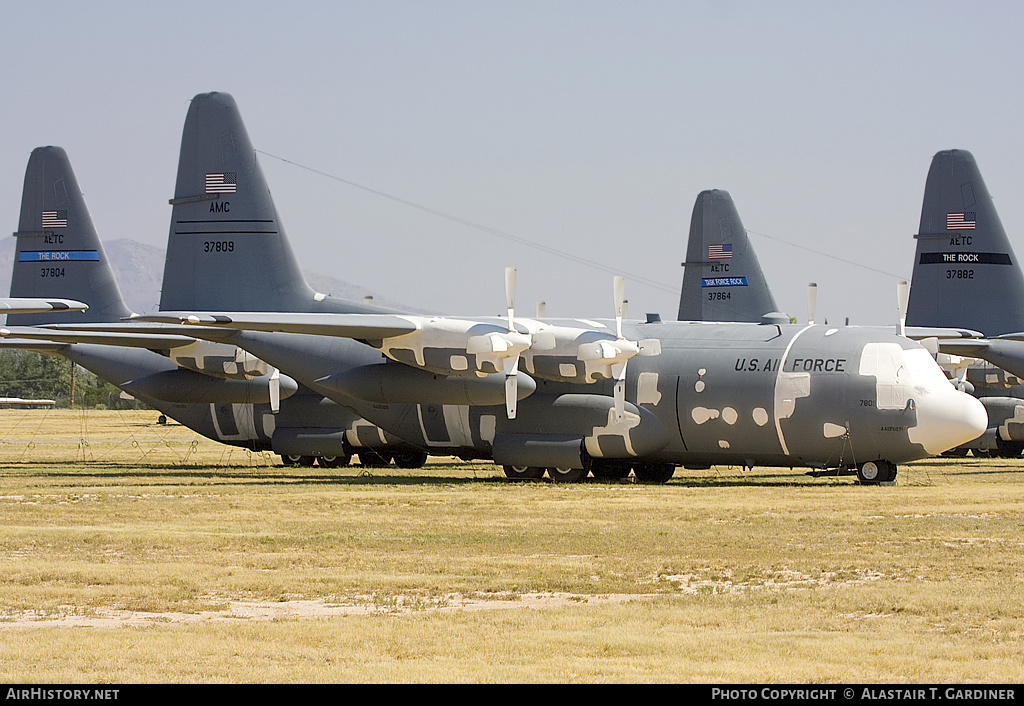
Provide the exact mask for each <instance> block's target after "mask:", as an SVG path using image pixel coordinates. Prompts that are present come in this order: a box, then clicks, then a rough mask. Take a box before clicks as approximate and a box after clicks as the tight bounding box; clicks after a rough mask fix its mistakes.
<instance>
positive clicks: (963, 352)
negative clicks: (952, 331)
mask: <svg viewBox="0 0 1024 706" xmlns="http://www.w3.org/2000/svg"><path fill="white" fill-rule="evenodd" d="M989 344H990V341H988V340H986V339H965V340H949V339H947V340H940V341H939V350H940V351H941V352H942V353H947V354H949V355H958V356H960V357H962V358H984V357H985V353H986V352H987V351H988V349H989Z"/></svg>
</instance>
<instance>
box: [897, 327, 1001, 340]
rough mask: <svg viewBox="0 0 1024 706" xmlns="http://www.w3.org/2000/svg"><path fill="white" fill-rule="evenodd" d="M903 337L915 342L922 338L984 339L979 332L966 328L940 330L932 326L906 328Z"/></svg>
mask: <svg viewBox="0 0 1024 706" xmlns="http://www.w3.org/2000/svg"><path fill="white" fill-rule="evenodd" d="M904 335H905V336H906V337H907V338H912V339H913V340H915V341H920V340H921V339H924V338H940V339H947V338H951V339H956V338H984V337H985V336H984V334H982V333H981V332H980V331H972V330H970V329H966V328H940V327H937V326H936V327H932V326H907V327H906V329H905V331H904Z"/></svg>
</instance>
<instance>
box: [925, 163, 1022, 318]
mask: <svg viewBox="0 0 1024 706" xmlns="http://www.w3.org/2000/svg"><path fill="white" fill-rule="evenodd" d="M914 237H915V238H916V239H917V251H916V253H915V255H914V271H913V277H912V280H911V287H910V299H909V302H908V305H907V324H908V325H912V326H947V327H951V326H952V327H955V326H959V327H965V328H969V329H973V330H975V331H981V332H983V333H984V334H986V335H988V336H996V335H999V334H1003V333H1009V332H1016V331H1024V275H1022V273H1021V269H1020V265H1019V263H1018V262H1017V259H1016V256H1015V255H1014V252H1013V248H1012V247H1011V246H1010V241H1009V239H1008V238H1007V237H1006V231H1005V230H1004V229H1003V224H1002V222H1001V221H1000V220H999V214H998V213H996V208H995V204H994V203H993V201H992V197H991V196H990V195H989V192H988V188H987V187H986V186H985V182H984V180H983V179H982V177H981V172H980V171H979V170H978V165H977V163H976V162H975V160H974V157H973V155H971V153H970V152H967V151H966V150H945V151H942V152H939V153H938V154H936V155H935V157H933V158H932V164H931V168H930V169H929V171H928V180H927V182H926V183H925V190H924V203H923V205H922V207H921V224H920V229H919V231H918V234H917V235H915V236H914Z"/></svg>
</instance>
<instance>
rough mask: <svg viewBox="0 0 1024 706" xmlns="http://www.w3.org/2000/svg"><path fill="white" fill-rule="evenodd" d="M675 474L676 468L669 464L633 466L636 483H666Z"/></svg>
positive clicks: (639, 464) (640, 464)
mask: <svg viewBox="0 0 1024 706" xmlns="http://www.w3.org/2000/svg"><path fill="white" fill-rule="evenodd" d="M675 472H676V467H675V466H674V465H672V464H671V463H638V464H636V465H635V466H633V474H634V475H635V476H636V480H637V482H638V483H649V484H657V483H668V482H669V481H670V480H671V479H672V476H673V475H675Z"/></svg>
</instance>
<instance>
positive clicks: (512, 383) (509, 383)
mask: <svg viewBox="0 0 1024 706" xmlns="http://www.w3.org/2000/svg"><path fill="white" fill-rule="evenodd" d="M518 402H519V356H518V355H517V356H515V357H514V358H506V359H505V412H506V414H508V418H509V419H515V418H516V404H517V403H518Z"/></svg>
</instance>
